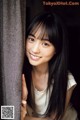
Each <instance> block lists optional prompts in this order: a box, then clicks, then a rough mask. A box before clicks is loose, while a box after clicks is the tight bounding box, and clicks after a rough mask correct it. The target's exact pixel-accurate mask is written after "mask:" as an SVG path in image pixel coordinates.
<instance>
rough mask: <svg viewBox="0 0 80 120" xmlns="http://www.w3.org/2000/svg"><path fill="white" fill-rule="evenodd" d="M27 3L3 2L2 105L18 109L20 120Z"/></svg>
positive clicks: (0, 11)
mask: <svg viewBox="0 0 80 120" xmlns="http://www.w3.org/2000/svg"><path fill="white" fill-rule="evenodd" d="M25 13H26V0H0V96H1V97H0V99H1V100H0V102H1V104H0V105H13V106H14V107H15V120H20V104H21V72H22V65H23V57H24V39H25V26H26V25H25V18H26V15H25Z"/></svg>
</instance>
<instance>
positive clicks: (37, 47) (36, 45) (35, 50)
mask: <svg viewBox="0 0 80 120" xmlns="http://www.w3.org/2000/svg"><path fill="white" fill-rule="evenodd" d="M31 50H32V52H33V53H39V52H40V44H39V42H37V43H34V45H33V46H32V49H31Z"/></svg>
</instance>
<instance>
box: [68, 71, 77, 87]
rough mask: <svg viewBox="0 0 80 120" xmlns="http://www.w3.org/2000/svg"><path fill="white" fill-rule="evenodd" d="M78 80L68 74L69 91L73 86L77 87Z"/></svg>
mask: <svg viewBox="0 0 80 120" xmlns="http://www.w3.org/2000/svg"><path fill="white" fill-rule="evenodd" d="M76 85H77V83H76V80H75V78H74V76H73V74H72V73H71V72H68V86H67V89H70V88H71V87H73V86H76Z"/></svg>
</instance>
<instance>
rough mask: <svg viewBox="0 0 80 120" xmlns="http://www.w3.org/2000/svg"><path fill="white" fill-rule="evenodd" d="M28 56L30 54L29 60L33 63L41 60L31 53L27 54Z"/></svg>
mask: <svg viewBox="0 0 80 120" xmlns="http://www.w3.org/2000/svg"><path fill="white" fill-rule="evenodd" d="M29 54H30V58H31V59H32V60H34V61H37V60H39V59H40V58H41V57H40V56H36V55H33V54H32V53H29Z"/></svg>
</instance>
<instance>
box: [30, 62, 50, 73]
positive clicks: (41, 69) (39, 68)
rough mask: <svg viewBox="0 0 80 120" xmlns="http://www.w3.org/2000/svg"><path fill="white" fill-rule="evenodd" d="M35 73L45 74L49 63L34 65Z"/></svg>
mask: <svg viewBox="0 0 80 120" xmlns="http://www.w3.org/2000/svg"><path fill="white" fill-rule="evenodd" d="M32 71H33V73H35V74H38V75H43V74H46V73H48V65H46V64H44V65H40V66H33V70H32Z"/></svg>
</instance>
